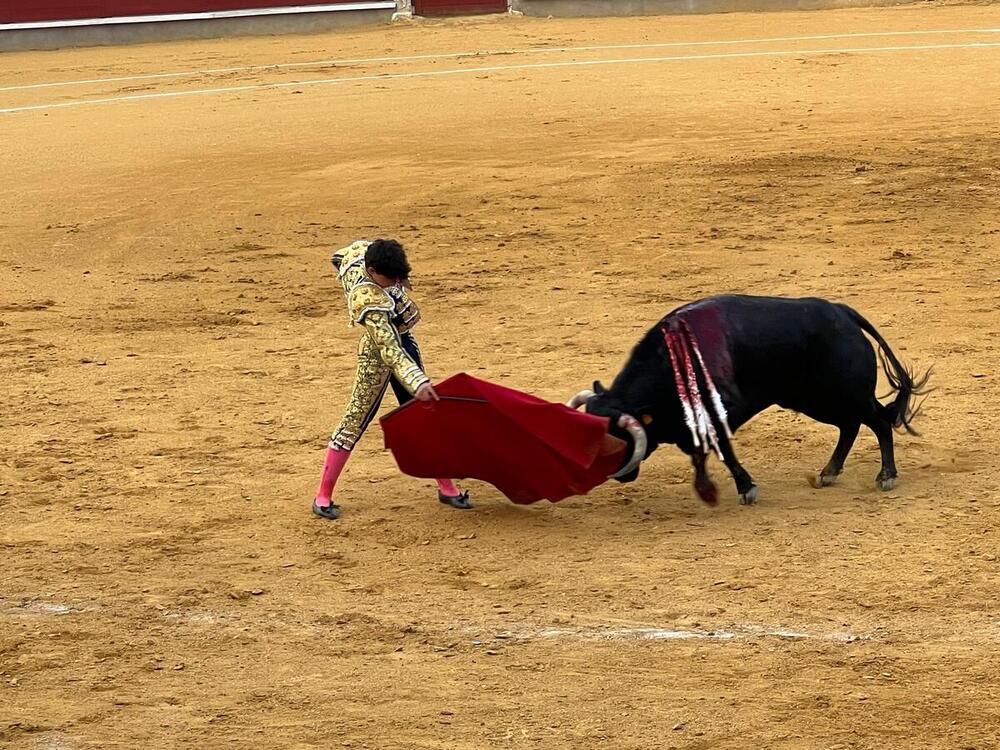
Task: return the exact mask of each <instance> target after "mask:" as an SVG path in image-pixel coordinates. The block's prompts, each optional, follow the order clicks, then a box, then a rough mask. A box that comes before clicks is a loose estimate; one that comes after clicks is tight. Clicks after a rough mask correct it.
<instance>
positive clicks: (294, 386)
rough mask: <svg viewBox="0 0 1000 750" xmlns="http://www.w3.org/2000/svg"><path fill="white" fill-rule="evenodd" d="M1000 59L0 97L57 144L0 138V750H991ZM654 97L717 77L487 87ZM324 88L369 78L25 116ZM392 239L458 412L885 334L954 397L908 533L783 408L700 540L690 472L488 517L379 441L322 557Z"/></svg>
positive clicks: (573, 70) (207, 46) (942, 400)
mask: <svg viewBox="0 0 1000 750" xmlns="http://www.w3.org/2000/svg"><path fill="white" fill-rule="evenodd" d="M997 28H1000V7H997V6H994V7H989V6H976V7H931V6H928V7H916V8H900V9H884V10H846V11H837V12H814V13H799V14H767V15H739V14H737V15H724V16H710V17H700V18H699V17H674V18H641V19H611V20H586V21H584V20H580V21H571V20H551V19H549V20H545V19H535V20H532V19H516V18H484V19H475V20H457V21H441V22H424V23H413V24H403V25H397V26H393V27H391V28H381V29H371V30H364V31H356V32H351V33H334V34H326V35H319V36H301V37H276V38H261V39H251V40H247V39H240V40H225V41H211V42H191V43H187V42H185V43H171V44H164V45H146V46H138V47H129V48H99V49H85V50H68V51H60V52H38V53H19V54H9V55H4V56H0V89H4V90H0V108H19V107H26V106H32V105H38V104H45V105H48V104H70V105H72V106H66V107H62V108H48V109H32V110H23V111H19V112H5V113H0V174H2V175H3V190H2V193H0V264H2V265H0V347H2V350H0V351H2V358H0V393H2V402H0V403H2V412H0V428H2V430H3V434H4V437H5V439H4V441H3V444H2V447H0V555H2V557H0V560H2V564H0V745H3V746H4V747H11V748H18V749H21V748H50V749H56V748H58V749H59V750H75V749H77V748H112V747H123V748H148V747H155V748H181V747H198V748H243V747H261V748H313V747H315V748H320V747H322V748H329V747H352V748H372V749H373V750H375V749H386V750H389V749H393V750H394V749H396V748H439V749H444V748H455V749H458V748H461V749H463V750H479V749H481V748H515V747H516V748H522V747H532V748H572V749H579V750H584V749H586V750H591V749H592V748H604V747H606V748H616V749H625V748H628V749H630V750H649V749H650V748H663V749H666V748H691V749H692V750H694V749H700V748H704V749H706V750H707V749H709V748H711V749H712V750H717V749H722V748H758V747H759V748H782V749H784V748H829V749H830V750H832V749H833V748H842V749H843V748H886V747H892V748H921V749H926V748H949V749H961V748H976V749H977V750H985V749H986V748H994V747H1000V740H998V735H1000V687H998V685H997V679H996V678H997V674H998V672H1000V651H998V645H1000V603H998V582H1000V579H998V572H1000V562H998V554H1000V542H998V528H997V522H998V519H1000V494H998V483H1000V477H998V472H997V459H996V454H997V452H998V450H1000V438H998V437H997V431H996V426H997V424H998V421H1000V406H998V402H997V396H998V385H997V366H998V363H1000V348H998V343H997V342H998V339H997V332H998V329H1000V310H998V306H997V301H996V289H997V286H996V285H997V283H998V282H1000V219H998V216H1000V168H998V165H1000V111H998V104H997V102H998V101H1000V97H998V94H1000V90H998V89H1000V48H996V47H992V48H991V47H987V46H979V47H975V46H968V45H969V44H971V43H983V44H989V43H996V42H1000V37H998V34H997V33H995V32H994V33H992V34H991V33H982V32H975V31H969V30H975V29H997ZM953 29H958V30H965V31H963V32H961V33H959V32H950V33H940V34H908V35H895V36H891V35H890V36H862V37H859V36H856V34H857V33H860V32H864V33H869V34H870V33H875V32H890V31H897V32H899V31H907V32H909V31H941V32H946V31H948V30H953ZM851 34H855V36H848V35H851ZM803 36H810V37H823V38H813V39H808V40H804V39H787V37H803ZM761 38H771V39H776V38H785V39H783V40H780V41H770V42H761V41H747V40H759V39H761ZM739 40H745V41H739ZM705 41H728V42H732V43H729V44H721V45H720V44H714V45H713V44H709V45H705V44H701V45H696V44H694V43H695V42H705ZM670 42H680V43H684V44H682V45H677V46H673V47H662V46H661V47H628V48H621V47H619V48H613V49H609V48H608V47H611V46H616V45H636V44H645V45H649V44H666V43H670ZM929 45H934V48H933V49H928V48H927V47H928V46H929ZM543 46H547V47H553V46H555V47H584V46H586V47H594V48H596V47H600V48H601V49H589V50H574V51H563V52H557V51H549V52H539V51H537V50H535V51H523V50H526V49H528V48H536V47H543ZM901 46H905V47H911V48H915V47H921V49H907V50H899V49H896V50H888V51H887V50H885V49H881V50H879V51H858V50H859V49H862V48H867V49H869V50H870V48H885V47H901ZM516 50H522V51H516ZM838 50H840V51H838ZM843 50H854V51H843ZM475 51H489V52H490V53H491V54H481V55H477V56H468V55H466V56H457V57H440V56H437V57H427V58H420V59H411V60H395V61H385V60H383V61H375V62H372V61H363V60H362V61H357V60H358V59H359V58H371V57H386V56H415V55H431V54H435V53H439V54H444V53H453V54H454V53H458V52H475ZM762 52H766V53H768V54H756V55H754V56H747V53H762ZM720 55H729V56H726V57H720ZM692 56H697V58H695V59H692ZM639 57H642V58H650V57H686V58H688V59H684V60H670V61H663V60H660V61H651V62H642V63H628V64H600V65H577V66H565V65H563V66H558V67H557V66H550V67H534V68H524V67H514V68H512V69H508V70H476V71H469V69H470V68H486V67H490V68H495V67H497V66H519V65H537V64H541V63H545V64H552V63H565V62H570V61H577V62H594V61H607V60H622V59H626V58H639ZM332 59H337V60H356V62H341V63H336V64H333V63H327V64H323V65H315V66H311V67H285V68H275V67H270V68H254V69H251V70H245V69H244V70H228V71H225V72H214V73H213V72H200V73H185V74H183V75H178V76H174V77H161V78H139V79H131V80H118V81H99V82H94V83H74V84H72V85H67V86H50V87H45V88H17V89H13V88H11V87H13V86H29V85H34V84H38V83H46V82H49V83H54V82H66V81H78V80H81V79H88V80H89V79H100V78H122V77H132V76H136V75H140V74H143V75H149V74H157V73H163V72H181V73H184V72H185V71H192V70H202V71H205V70H206V69H219V68H242V67H245V66H253V65H274V64H287V63H303V62H312V61H322V60H332ZM444 70H450V71H458V72H452V73H448V74H442V75H429V76H411V77H406V78H403V77H397V78H385V79H382V80H375V79H373V78H371V77H372V76H375V75H378V74H383V73H391V74H402V73H422V72H434V71H444ZM463 71H464V72H463ZM343 77H357V78H360V79H361V80H355V81H352V82H348V83H341V84H310V83H308V82H309V81H310V80H317V79H329V78H343ZM295 82H301V83H302V85H301V86H298V85H289V86H287V87H284V88H252V89H243V90H241V91H216V92H215V93H201V94H198V95H190V96H176V97H156V98H146V99H131V100H126V101H107V102H104V103H92V104H85V105H80V106H77V104H76V103H78V102H80V101H84V100H87V101H92V100H97V99H115V98H119V97H124V96H139V95H143V94H161V93H170V92H190V91H193V90H204V89H225V88H231V87H238V86H253V85H257V84H275V83H288V84H294V83H295ZM372 236H394V237H398V238H399V239H401V240H402V241H403V242H404V243H405V244H406V246H407V247H408V248H409V250H410V254H411V259H412V260H413V262H414V265H415V267H416V275H415V278H416V282H417V287H416V294H417V297H418V299H419V301H420V302H421V303H422V308H423V310H424V312H425V320H424V323H422V325H421V328H420V331H419V332H420V338H421V342H422V345H423V349H424V353H425V356H426V359H427V360H428V361H429V363H430V370H431V373H432V375H434V376H435V377H437V378H441V377H445V376H447V375H450V374H452V373H454V372H458V371H466V372H470V373H472V374H475V375H478V376H482V377H487V378H490V379H493V380H496V381H499V382H502V383H505V384H508V385H511V386H513V387H518V388H522V389H525V390H528V391H531V392H532V393H535V394H538V395H540V396H543V397H545V398H549V399H551V400H554V401H562V400H564V399H565V398H566V397H568V396H569V395H570V394H572V393H574V392H575V391H576V390H578V389H579V388H581V387H585V386H586V385H588V384H589V383H590V382H591V381H592V380H593V379H595V378H602V379H605V380H606V381H607V380H610V379H611V378H612V377H613V376H614V374H615V372H616V371H617V369H618V368H619V367H620V365H621V364H622V362H623V361H624V358H625V356H626V354H627V352H628V350H629V348H630V347H631V346H632V344H633V343H634V342H635V341H637V340H638V338H639V336H640V335H641V333H642V332H643V331H644V330H645V329H646V328H647V327H648V326H649V325H651V324H652V323H653V322H654V321H655V320H656V319H658V318H659V317H660V316H661V315H662V314H664V313H665V312H666V311H668V310H669V309H671V308H673V307H674V306H676V305H678V304H680V303H683V302H685V301H688V300H691V299H695V298H697V297H700V296H705V295H709V294H714V293H721V292H755V293H769V294H781V295H792V296H802V295H822V296H826V297H830V298H833V299H836V300H841V301H845V302H848V303H850V304H852V305H854V306H856V307H857V308H858V309H860V310H861V311H862V312H863V313H864V314H865V315H866V316H867V317H869V318H870V319H871V320H872V321H874V322H875V323H876V325H878V326H879V327H880V329H881V331H882V332H883V334H884V335H885V336H886V338H887V339H888V340H889V341H890V342H891V343H892V344H893V346H894V347H895V348H896V351H897V353H899V354H900V355H901V356H902V357H903V358H904V359H906V360H907V361H909V362H912V363H913V364H914V365H917V366H919V367H926V366H929V365H931V364H933V365H934V367H935V376H934V382H935V384H936V385H937V387H938V390H937V391H936V392H935V393H934V394H933V395H932V396H931V398H930V400H929V401H928V402H927V404H926V407H925V411H924V413H923V415H922V418H921V419H920V421H919V425H918V426H919V428H920V429H921V430H922V436H920V437H906V436H904V437H901V438H898V439H897V455H898V463H899V467H900V476H901V481H900V484H899V486H898V488H897V490H895V491H893V492H889V493H885V494H883V493H879V492H877V491H876V490H875V487H874V477H875V474H876V473H877V471H878V452H877V449H876V445H875V441H874V438H873V437H872V436H871V435H870V434H868V433H864V434H863V435H862V437H861V439H860V440H859V442H858V444H857V446H856V448H855V450H854V452H853V453H852V455H851V457H850V459H849V462H848V467H847V471H846V473H845V474H844V476H843V478H842V481H841V482H840V483H839V484H838V485H837V486H836V487H833V488H830V489H826V490H822V491H820V490H814V489H812V488H811V487H810V486H809V485H808V484H807V482H806V475H807V474H808V473H810V472H813V471H815V470H817V469H818V468H820V467H821V466H822V465H823V464H824V463H825V462H826V459H827V457H828V455H829V453H830V451H831V450H832V448H833V444H834V442H835V431H834V430H832V429H831V428H828V427H824V426H822V425H818V424H815V423H811V422H809V421H807V420H805V419H803V418H799V417H796V416H794V415H790V414H787V413H780V412H769V413H768V414H765V415H762V416H761V417H759V418H758V419H757V420H756V421H754V422H752V423H751V424H750V425H748V426H747V427H746V428H744V430H742V431H741V432H740V434H739V435H738V436H737V450H738V452H739V454H740V457H741V459H742V460H743V463H744V464H745V465H746V467H747V468H748V469H749V470H750V471H751V473H752V474H754V476H755V478H756V479H757V481H758V483H759V485H760V489H761V499H760V502H759V504H758V505H757V506H756V507H741V506H740V505H739V504H738V503H737V499H736V494H735V489H734V488H733V486H732V483H731V481H730V480H729V478H728V476H726V474H725V471H724V469H723V468H722V467H721V466H719V465H718V464H716V465H715V466H714V473H715V476H716V479H717V480H718V481H719V483H720V487H722V488H723V489H724V493H723V495H724V499H723V502H722V503H720V505H719V506H718V507H717V508H708V507H705V506H703V505H702V504H700V502H699V501H698V500H697V499H696V498H695V496H694V493H693V491H692V489H691V487H690V481H691V472H690V468H689V465H688V463H687V461H686V459H684V457H683V456H681V454H680V453H679V452H677V451H675V450H673V449H669V448H666V449H664V450H661V451H658V452H657V453H656V454H655V455H654V456H653V457H651V458H650V460H649V461H648V462H647V463H646V464H645V465H644V468H643V471H642V475H641V477H640V479H639V481H638V482H636V483H634V484H629V485H612V484H608V485H605V486H602V487H599V488H598V489H597V490H595V491H594V492H593V493H591V494H590V495H589V496H587V497H584V498H574V499H570V500H567V501H564V502H562V503H559V504H558V505H551V504H548V503H541V504H539V505H537V506H531V507H516V506H513V505H511V504H510V503H508V502H507V501H506V500H505V499H504V498H503V497H502V496H501V495H499V493H498V492H496V491H495V490H494V489H493V488H491V487H489V486H488V485H483V484H479V483H475V482H469V483H466V484H467V486H469V487H470V489H472V491H473V496H474V501H475V502H476V505H477V507H476V510H475V511H472V512H467V513H466V512H458V511H453V510H450V509H447V508H444V507H442V506H440V505H439V504H438V503H437V502H436V500H435V499H434V494H433V487H432V485H430V483H428V482H426V481H423V480H417V479H413V478H410V477H406V476H401V475H399V473H398V472H397V470H396V469H395V465H394V463H393V460H392V457H391V455H389V454H388V453H386V452H385V451H384V450H383V449H382V440H381V433H380V431H379V429H378V427H377V425H376V426H375V427H374V428H373V429H372V430H371V432H370V433H369V434H368V435H367V436H366V439H365V441H364V442H363V443H362V445H361V446H360V447H359V449H358V450H357V451H356V455H355V457H354V459H353V460H352V462H351V464H350V465H349V467H348V470H347V472H346V474H345V476H344V478H343V480H342V482H341V486H340V488H339V500H340V502H341V503H342V504H343V506H344V508H345V512H344V516H343V517H342V519H341V520H339V521H337V522H335V523H330V522H326V521H322V520H319V519H315V518H313V517H312V516H311V515H310V513H309V503H310V500H311V497H312V492H313V490H314V488H315V484H316V481H317V479H318V473H319V469H320V465H321V462H322V456H323V451H324V449H325V445H326V440H327V436H328V434H329V432H330V431H331V430H332V429H333V427H334V426H335V425H336V423H337V421H338V419H339V417H340V413H341V410H342V408H343V407H344V404H345V400H346V397H347V393H348V389H349V386H350V382H351V378H352V375H353V364H354V347H355V343H354V342H355V340H356V336H357V333H356V331H351V330H348V328H347V325H346V316H345V312H344V308H343V300H342V296H341V293H340V291H339V290H338V288H337V285H336V283H335V280H334V277H333V275H332V272H331V267H330V265H329V260H328V258H329V255H330V253H331V250H333V249H334V248H336V247H339V246H342V245H344V244H346V243H348V242H350V241H352V240H354V239H356V238H359V237H372Z"/></svg>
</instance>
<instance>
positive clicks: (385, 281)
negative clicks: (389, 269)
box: [365, 266, 410, 289]
mask: <svg viewBox="0 0 1000 750" xmlns="http://www.w3.org/2000/svg"><path fill="white" fill-rule="evenodd" d="M365 271H367V272H368V275H369V276H371V278H372V281H374V282H375V283H376V284H378V285H379V286H380V287H382V288H383V289H388V288H389V287H391V286H398V287H403V288H404V289H409V288H410V280H409V279H406V278H403V279H397V278H393V277H392V276H386V275H385V274H381V273H379V272H378V271H376V270H375V269H374V268H372V267H371V266H368V267H367V268H366V269H365Z"/></svg>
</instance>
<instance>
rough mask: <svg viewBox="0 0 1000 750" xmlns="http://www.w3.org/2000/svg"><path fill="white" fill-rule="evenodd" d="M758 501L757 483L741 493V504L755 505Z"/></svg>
mask: <svg viewBox="0 0 1000 750" xmlns="http://www.w3.org/2000/svg"><path fill="white" fill-rule="evenodd" d="M756 502H757V485H756V484H755V485H753V486H752V487H751V488H750V489H748V490H747V491H746V492H744V493H743V494H741V495H740V505H753V504H754V503H756Z"/></svg>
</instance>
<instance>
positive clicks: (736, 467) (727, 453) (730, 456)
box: [719, 436, 757, 505]
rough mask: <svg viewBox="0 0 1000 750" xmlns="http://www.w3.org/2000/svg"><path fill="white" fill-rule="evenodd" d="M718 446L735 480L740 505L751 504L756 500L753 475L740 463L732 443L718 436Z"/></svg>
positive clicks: (755, 486)
mask: <svg viewBox="0 0 1000 750" xmlns="http://www.w3.org/2000/svg"><path fill="white" fill-rule="evenodd" d="M719 448H720V449H722V460H723V461H725V462H726V468H727V469H729V473H730V474H732V475H733V479H734V480H735V481H736V491H737V492H738V493H740V505H753V504H754V503H755V502H757V485H756V484H754V481H753V477H751V476H750V473H749V472H748V471H747V470H746V469H744V468H743V466H741V465H740V462H739V460H738V459H737V458H736V453H735V452H734V451H733V444H732V443H731V442H730V441H729V440H728V439H727V438H725V437H722V436H720V437H719Z"/></svg>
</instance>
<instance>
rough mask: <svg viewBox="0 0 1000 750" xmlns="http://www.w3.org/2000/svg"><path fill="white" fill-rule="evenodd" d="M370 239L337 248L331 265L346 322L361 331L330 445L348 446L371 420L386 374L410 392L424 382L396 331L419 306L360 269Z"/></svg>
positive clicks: (408, 326) (409, 325)
mask: <svg viewBox="0 0 1000 750" xmlns="http://www.w3.org/2000/svg"><path fill="white" fill-rule="evenodd" d="M370 244H371V243H370V242H367V241H364V240H362V241H358V242H355V243H353V244H351V245H350V246H348V247H345V248H343V249H341V250H338V251H337V252H336V253H334V255H333V265H334V266H335V267H336V268H337V270H338V272H339V274H340V282H341V284H342V285H343V287H344V296H345V297H346V299H347V312H348V314H349V315H350V319H351V320H350V325H352V326H354V325H362V326H364V329H365V332H364V333H363V334H362V336H361V341H360V342H359V344H358V371H357V375H356V377H355V380H354V390H353V391H352V393H351V400H350V403H349V404H348V405H347V411H346V413H345V414H344V419H343V420H342V421H341V423H340V426H339V427H338V428H337V431H336V432H334V433H333V437H332V438H331V440H330V445H331V446H332V447H336V448H343V449H345V450H351V449H352V448H353V447H354V445H355V443H356V442H357V441H358V439H360V437H361V435H362V433H363V432H364V431H365V428H366V427H367V426H368V424H369V422H371V420H372V418H373V417H374V415H375V412H376V411H377V410H378V406H379V404H380V403H381V401H382V396H383V394H384V393H385V390H386V386H387V385H388V382H389V377H390V375H394V376H395V377H396V379H397V380H398V381H399V382H400V383H402V384H403V386H404V387H405V388H406V389H407V390H408V391H409V392H410V393H416V391H417V389H418V388H419V387H420V386H421V385H423V384H424V383H427V382H430V379H429V378H428V377H427V375H425V374H424V371H423V370H422V369H421V368H420V366H419V365H418V364H417V363H416V362H415V361H414V360H413V358H412V357H410V355H409V354H407V353H406V351H404V349H403V346H402V343H401V341H400V335H401V334H404V333H408V332H410V331H411V330H412V329H413V327H414V326H415V325H416V324H417V322H418V321H419V320H420V311H419V310H418V309H417V305H416V304H415V303H414V302H413V300H411V299H409V297H408V296H407V294H406V290H405V289H403V288H401V287H390V288H389V289H383V288H382V287H380V286H379V285H378V284H376V283H375V282H374V281H373V280H372V278H371V277H370V276H369V275H368V272H367V270H366V269H365V251H366V250H367V249H368V246H369V245H370Z"/></svg>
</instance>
